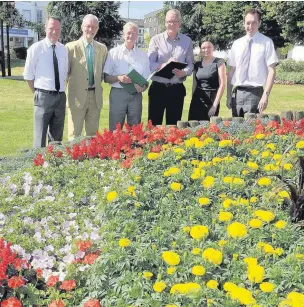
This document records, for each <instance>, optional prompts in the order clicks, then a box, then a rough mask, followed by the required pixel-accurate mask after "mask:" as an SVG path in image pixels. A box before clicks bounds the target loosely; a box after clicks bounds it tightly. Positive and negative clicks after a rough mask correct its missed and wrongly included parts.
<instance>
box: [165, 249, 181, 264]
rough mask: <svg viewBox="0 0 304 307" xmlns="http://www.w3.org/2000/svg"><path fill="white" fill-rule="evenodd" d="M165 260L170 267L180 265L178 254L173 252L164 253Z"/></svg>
mask: <svg viewBox="0 0 304 307" xmlns="http://www.w3.org/2000/svg"><path fill="white" fill-rule="evenodd" d="M162 258H163V260H164V261H165V262H166V263H167V264H169V265H170V266H175V265H178V264H179V263H180V257H179V255H178V254H177V253H175V252H172V251H165V252H163V253H162Z"/></svg>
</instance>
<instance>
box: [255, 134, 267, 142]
mask: <svg viewBox="0 0 304 307" xmlns="http://www.w3.org/2000/svg"><path fill="white" fill-rule="evenodd" d="M255 138H256V139H257V140H262V139H264V138H265V134H263V133H258V134H257V135H256V136H255Z"/></svg>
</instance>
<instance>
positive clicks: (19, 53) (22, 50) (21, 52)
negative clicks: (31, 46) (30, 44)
mask: <svg viewBox="0 0 304 307" xmlns="http://www.w3.org/2000/svg"><path fill="white" fill-rule="evenodd" d="M14 51H15V52H16V57H17V59H20V60H25V59H26V53H27V48H26V47H18V48H14Z"/></svg>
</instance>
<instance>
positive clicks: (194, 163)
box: [191, 160, 199, 165]
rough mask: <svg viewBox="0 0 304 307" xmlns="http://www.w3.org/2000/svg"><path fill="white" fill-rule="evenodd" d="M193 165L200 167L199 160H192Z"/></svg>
mask: <svg viewBox="0 0 304 307" xmlns="http://www.w3.org/2000/svg"><path fill="white" fill-rule="evenodd" d="M191 164H192V165H198V164H199V161H198V160H192V161H191Z"/></svg>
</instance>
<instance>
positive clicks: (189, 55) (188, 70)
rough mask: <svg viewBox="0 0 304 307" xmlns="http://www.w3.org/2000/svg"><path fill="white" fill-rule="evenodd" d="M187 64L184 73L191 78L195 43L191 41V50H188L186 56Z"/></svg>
mask: <svg viewBox="0 0 304 307" xmlns="http://www.w3.org/2000/svg"><path fill="white" fill-rule="evenodd" d="M186 63H187V64H188V65H187V66H186V67H185V68H184V71H185V73H186V74H187V76H191V74H192V71H193V63H194V54H193V43H192V41H190V44H189V48H188V50H187V54H186Z"/></svg>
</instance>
